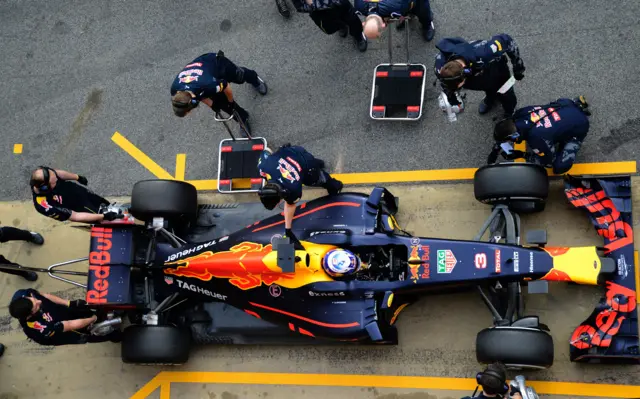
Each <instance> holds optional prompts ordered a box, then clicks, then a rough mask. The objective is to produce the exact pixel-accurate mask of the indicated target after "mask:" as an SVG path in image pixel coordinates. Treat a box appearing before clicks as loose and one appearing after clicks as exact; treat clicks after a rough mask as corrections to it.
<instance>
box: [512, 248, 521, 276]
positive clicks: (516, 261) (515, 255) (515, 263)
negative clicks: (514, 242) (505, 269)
mask: <svg viewBox="0 0 640 399" xmlns="http://www.w3.org/2000/svg"><path fill="white" fill-rule="evenodd" d="M513 271H515V272H516V273H520V254H519V253H518V251H513Z"/></svg>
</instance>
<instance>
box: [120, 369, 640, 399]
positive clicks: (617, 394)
mask: <svg viewBox="0 0 640 399" xmlns="http://www.w3.org/2000/svg"><path fill="white" fill-rule="evenodd" d="M170 383H198V384H244V385H298V386H333V387H375V388H405V389H437V390H447V391H451V390H456V391H473V390H474V389H475V387H476V385H477V383H476V380H475V379H472V378H447V377H408V376H391V375H349V374H294V373H242V372H192V371H185V372H180V371H163V372H160V373H159V374H158V375H157V376H156V377H155V378H154V379H153V380H151V381H149V383H148V384H147V385H145V386H144V387H142V389H140V391H138V392H136V393H135V394H134V395H133V396H131V399H144V398H146V397H148V396H149V395H150V394H151V393H153V391H154V390H155V389H157V388H158V387H161V389H162V387H165V386H166V385H168V384H170ZM529 385H531V386H532V387H533V388H534V389H535V390H536V391H537V392H538V394H542V395H545V394H546V395H567V396H572V397H575V396H586V397H606V398H630V397H640V386H638V385H613V384H588V383H579V382H555V381H529ZM161 395H162V393H161ZM161 398H162V399H165V398H164V397H162V396H161Z"/></svg>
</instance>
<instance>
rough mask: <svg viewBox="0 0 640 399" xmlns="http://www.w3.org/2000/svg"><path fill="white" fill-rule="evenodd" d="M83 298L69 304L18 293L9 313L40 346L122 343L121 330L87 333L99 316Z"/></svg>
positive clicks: (36, 294) (32, 293) (45, 296)
mask: <svg viewBox="0 0 640 399" xmlns="http://www.w3.org/2000/svg"><path fill="white" fill-rule="evenodd" d="M86 305H87V303H86V302H85V301H84V300H82V299H77V300H73V301H69V300H66V299H62V298H60V297H57V296H55V295H52V294H45V293H40V292H38V291H36V290H34V289H31V288H29V289H24V290H18V291H16V293H15V294H14V295H13V298H12V299H11V303H10V304H9V313H10V314H11V316H12V317H14V318H16V319H18V320H19V321H20V326H21V327H22V330H23V331H24V333H25V334H26V336H27V337H28V338H30V339H32V340H33V341H35V342H37V343H38V344H40V345H53V346H58V345H73V344H85V343H88V342H104V341H113V342H118V341H119V337H120V334H119V331H116V332H114V333H111V334H108V335H104V336H94V335H91V334H90V333H89V331H88V330H87V328H88V327H90V326H91V325H92V324H93V323H95V322H96V320H97V316H96V315H94V314H93V312H92V311H91V310H90V309H89V308H87V307H86Z"/></svg>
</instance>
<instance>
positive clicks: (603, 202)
mask: <svg viewBox="0 0 640 399" xmlns="http://www.w3.org/2000/svg"><path fill="white" fill-rule="evenodd" d="M565 195H566V196H567V199H568V200H569V202H570V203H571V204H572V205H573V206H575V207H576V208H583V209H585V210H586V211H587V212H588V213H589V218H590V219H591V222H592V223H593V225H594V226H595V228H596V231H597V233H598V235H600V236H601V237H603V238H604V243H605V256H607V257H610V258H612V259H613V260H614V261H615V262H616V265H617V269H618V272H617V274H614V275H613V277H612V278H611V280H608V281H607V282H606V292H605V296H604V298H601V299H600V302H599V303H598V304H597V305H596V307H595V309H594V311H593V313H592V314H591V315H590V316H589V317H588V318H587V319H586V320H585V321H584V322H582V324H580V326H578V328H576V329H575V330H574V332H573V335H572V336H571V340H570V345H571V346H570V358H571V361H572V362H588V363H622V364H625V363H627V364H628V363H640V338H639V336H638V309H637V305H638V297H637V288H638V287H637V276H636V274H637V273H638V271H637V269H636V268H637V267H638V265H637V264H636V263H637V260H635V257H634V255H635V251H634V243H633V227H632V226H633V219H632V195H631V177H630V176H614V177H606V178H594V177H587V176H567V177H566V178H565ZM634 265H635V267H634Z"/></svg>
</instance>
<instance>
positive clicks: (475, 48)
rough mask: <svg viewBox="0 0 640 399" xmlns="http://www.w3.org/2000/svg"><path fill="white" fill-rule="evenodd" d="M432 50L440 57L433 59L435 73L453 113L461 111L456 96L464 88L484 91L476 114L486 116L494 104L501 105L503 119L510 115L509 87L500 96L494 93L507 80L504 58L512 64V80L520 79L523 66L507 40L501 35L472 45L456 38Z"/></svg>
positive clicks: (512, 98)
mask: <svg viewBox="0 0 640 399" xmlns="http://www.w3.org/2000/svg"><path fill="white" fill-rule="evenodd" d="M436 48H437V49H438V50H440V53H439V54H438V55H436V61H435V73H436V76H437V78H438V79H439V80H440V83H441V86H442V90H443V92H444V93H445V94H446V95H447V100H448V101H449V104H450V105H451V106H452V107H453V110H454V112H455V113H459V112H462V111H463V109H464V104H463V103H462V101H460V99H459V98H458V96H457V95H456V94H457V92H458V91H459V90H460V89H462V88H464V89H467V90H475V91H484V93H485V97H484V99H483V100H482V102H481V103H480V106H479V108H478V112H479V113H480V114H486V113H487V112H489V111H490V110H491V108H492V107H493V106H494V105H495V102H496V101H499V102H500V103H501V104H502V108H503V109H504V113H505V117H507V116H510V115H512V114H513V112H514V111H515V109H516V104H517V99H516V94H515V91H514V89H513V87H511V88H509V90H507V91H506V92H505V93H504V94H502V93H498V90H499V89H500V88H501V87H502V86H503V85H504V84H505V83H507V81H508V80H509V79H510V78H511V72H510V71H509V62H508V60H507V57H508V58H509V59H510V60H511V63H512V64H513V77H514V78H515V79H516V80H522V79H524V71H525V66H524V62H523V61H522V58H521V57H520V49H519V48H518V45H517V44H516V42H515V40H514V39H513V38H512V37H511V36H509V35H508V34H506V33H502V34H499V35H495V36H493V37H492V38H491V39H489V40H476V41H473V42H467V41H466V40H464V39H462V38H459V37H453V38H446V39H442V40H440V42H438V44H437V45H436Z"/></svg>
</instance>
